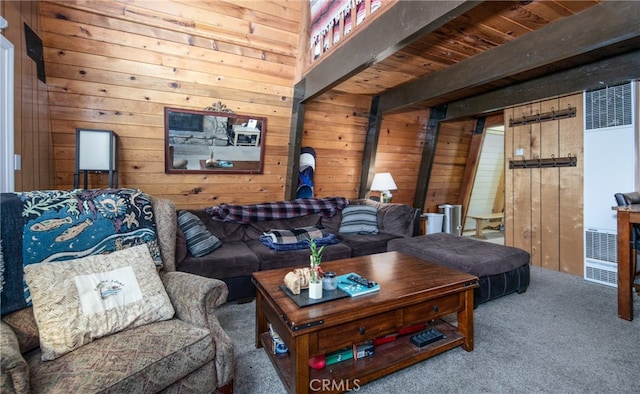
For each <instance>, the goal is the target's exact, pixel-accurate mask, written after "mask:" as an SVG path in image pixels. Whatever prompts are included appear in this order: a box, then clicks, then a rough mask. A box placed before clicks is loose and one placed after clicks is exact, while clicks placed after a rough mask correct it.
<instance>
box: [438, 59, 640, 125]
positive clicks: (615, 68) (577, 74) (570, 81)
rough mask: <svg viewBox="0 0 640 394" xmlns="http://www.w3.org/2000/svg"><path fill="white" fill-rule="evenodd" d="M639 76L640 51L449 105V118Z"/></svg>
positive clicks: (474, 114)
mask: <svg viewBox="0 0 640 394" xmlns="http://www.w3.org/2000/svg"><path fill="white" fill-rule="evenodd" d="M638 78H640V50H636V51H633V52H629V53H625V54H622V55H618V56H614V57H611V58H607V59H603V60H600V61H596V62H593V63H590V64H586V65H583V66H579V67H575V68H572V69H568V70H565V71H561V72H558V73H555V74H550V75H545V76H543V77H539V78H536V79H532V80H530V81H526V82H522V83H519V84H515V85H511V86H508V87H505V88H502V89H497V90H494V91H491V92H488V93H484V94H480V95H477V96H474V97H470V98H467V99H463V100H458V101H453V102H451V103H449V104H448V111H447V119H446V120H451V119H459V118H464V117H466V116H476V115H481V114H486V113H490V112H493V111H498V110H501V109H503V108H505V107H510V106H514V105H521V104H524V103H528V102H531V101H536V100H543V99H546V98H549V97H554V96H561V95H566V94H571V93H575V92H579V91H582V90H588V89H594V88H599V87H603V86H607V85H612V84H616V83H619V82H624V81H629V80H633V79H638Z"/></svg>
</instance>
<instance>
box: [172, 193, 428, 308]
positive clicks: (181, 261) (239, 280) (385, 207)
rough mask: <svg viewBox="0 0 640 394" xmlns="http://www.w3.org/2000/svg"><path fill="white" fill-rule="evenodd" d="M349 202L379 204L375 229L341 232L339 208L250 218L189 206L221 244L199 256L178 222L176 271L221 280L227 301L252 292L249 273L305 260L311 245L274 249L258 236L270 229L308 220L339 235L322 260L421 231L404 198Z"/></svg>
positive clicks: (383, 246) (371, 249) (382, 247)
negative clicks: (218, 215)
mask: <svg viewBox="0 0 640 394" xmlns="http://www.w3.org/2000/svg"><path fill="white" fill-rule="evenodd" d="M350 205H369V206H374V207H376V208H377V211H376V212H377V219H378V230H379V232H378V234H375V235H360V234H340V233H339V231H338V230H339V229H340V223H341V221H342V214H341V211H338V213H337V214H336V215H334V216H333V217H330V218H324V217H322V216H320V215H319V214H311V215H306V216H302V217H296V218H290V219H280V220H270V221H261V222H252V223H245V224H241V223H231V222H222V221H217V220H213V219H212V218H211V217H210V216H209V215H208V214H207V213H206V212H205V211H204V210H189V212H192V213H193V214H195V215H196V216H198V217H199V218H200V219H201V220H202V221H203V223H204V224H205V225H206V227H207V229H208V230H209V232H210V233H211V234H213V235H214V236H216V237H217V238H218V239H220V241H221V242H222V247H220V248H219V249H216V250H214V251H213V252H211V253H209V254H207V255H205V256H203V257H194V256H192V255H190V254H189V253H188V251H187V244H186V240H185V237H184V234H183V233H182V232H181V231H180V229H179V228H178V235H177V241H176V265H177V269H178V271H183V272H189V273H193V274H197V275H201V276H205V277H209V278H217V279H221V280H223V281H224V282H225V283H226V284H227V286H228V288H229V296H228V298H227V299H228V301H233V300H243V299H248V298H252V297H254V296H255V288H254V286H253V284H252V283H251V274H252V273H253V272H256V271H263V270H269V269H276V268H283V267H297V266H303V265H306V264H308V263H309V250H308V249H300V250H289V251H275V250H273V249H270V248H269V247H267V246H266V245H264V244H263V243H262V242H261V241H260V236H261V235H262V234H263V233H264V232H265V231H269V230H272V229H292V228H300V227H308V226H317V227H322V228H324V229H325V230H327V231H329V232H330V233H332V234H335V235H337V236H338V238H339V239H340V242H339V243H337V244H332V245H327V246H326V247H325V249H324V253H323V261H330V260H338V259H343V258H348V257H352V256H364V255H369V254H373V253H381V252H386V251H387V243H388V242H389V241H390V240H392V239H397V238H408V237H412V236H415V235H418V234H419V231H420V230H419V216H420V210H419V209H416V208H413V207H411V206H409V205H405V204H384V203H379V202H375V201H372V200H365V199H360V200H352V201H350Z"/></svg>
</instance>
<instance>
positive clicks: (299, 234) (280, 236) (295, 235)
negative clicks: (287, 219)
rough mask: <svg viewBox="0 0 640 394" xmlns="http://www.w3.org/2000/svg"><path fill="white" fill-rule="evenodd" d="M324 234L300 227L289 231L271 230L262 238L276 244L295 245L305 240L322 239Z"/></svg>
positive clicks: (316, 230)
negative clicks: (266, 238)
mask: <svg viewBox="0 0 640 394" xmlns="http://www.w3.org/2000/svg"><path fill="white" fill-rule="evenodd" d="M325 235H327V234H324V233H323V231H322V230H320V229H319V228H317V227H300V228H294V229H291V230H271V231H266V232H265V233H264V235H263V236H264V237H268V238H270V239H271V241H272V242H274V243H277V244H295V243H297V242H300V241H305V240H307V239H318V238H322V237H324V236H325Z"/></svg>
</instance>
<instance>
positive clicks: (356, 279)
mask: <svg viewBox="0 0 640 394" xmlns="http://www.w3.org/2000/svg"><path fill="white" fill-rule="evenodd" d="M347 279H348V280H350V281H352V282H355V283H357V284H359V285H361V286H365V287H373V286H375V285H376V282H373V281H370V280H368V279H366V278H363V277H362V276H356V275H349V276H348V277H347Z"/></svg>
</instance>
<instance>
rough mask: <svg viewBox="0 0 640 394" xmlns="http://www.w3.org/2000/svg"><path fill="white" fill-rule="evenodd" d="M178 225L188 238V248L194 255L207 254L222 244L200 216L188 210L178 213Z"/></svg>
mask: <svg viewBox="0 0 640 394" xmlns="http://www.w3.org/2000/svg"><path fill="white" fill-rule="evenodd" d="M178 225H179V226H180V229H182V232H183V233H184V237H185V238H186V239H187V250H189V253H191V255H192V256H194V257H202V256H205V255H207V254H209V253H211V252H213V251H214V250H216V249H218V248H219V247H221V246H222V242H220V240H219V239H218V238H217V237H215V236H213V235H212V234H211V233H210V232H209V230H208V229H207V226H205V225H204V223H202V220H200V218H199V217H197V216H196V215H194V214H193V213H191V212H188V211H180V212H179V213H178Z"/></svg>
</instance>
